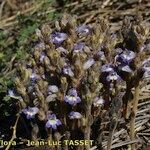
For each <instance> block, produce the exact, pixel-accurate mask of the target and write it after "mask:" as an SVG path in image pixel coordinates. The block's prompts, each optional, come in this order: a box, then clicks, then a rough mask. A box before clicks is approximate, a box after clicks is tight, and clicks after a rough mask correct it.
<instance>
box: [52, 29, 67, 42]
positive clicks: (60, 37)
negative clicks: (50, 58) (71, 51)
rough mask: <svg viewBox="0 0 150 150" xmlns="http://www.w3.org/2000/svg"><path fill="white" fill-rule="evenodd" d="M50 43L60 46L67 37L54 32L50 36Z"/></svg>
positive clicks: (64, 34)
mask: <svg viewBox="0 0 150 150" xmlns="http://www.w3.org/2000/svg"><path fill="white" fill-rule="evenodd" d="M51 38H52V40H51V41H52V43H54V44H58V45H59V44H61V43H62V42H64V41H65V40H66V39H67V38H68V36H67V34H66V33H61V32H54V33H53V34H52V37H51Z"/></svg>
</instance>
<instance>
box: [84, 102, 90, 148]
mask: <svg viewBox="0 0 150 150" xmlns="http://www.w3.org/2000/svg"><path fill="white" fill-rule="evenodd" d="M86 118H87V125H86V128H85V132H84V140H88V141H89V140H90V133H91V104H88V106H87V110H86ZM89 149H90V145H89V144H88V145H85V150H89Z"/></svg>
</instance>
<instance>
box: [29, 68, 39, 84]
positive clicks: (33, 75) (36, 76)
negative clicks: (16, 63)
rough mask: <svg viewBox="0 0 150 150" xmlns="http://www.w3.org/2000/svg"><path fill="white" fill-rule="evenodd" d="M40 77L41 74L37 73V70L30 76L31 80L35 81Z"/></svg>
mask: <svg viewBox="0 0 150 150" xmlns="http://www.w3.org/2000/svg"><path fill="white" fill-rule="evenodd" d="M38 79H39V76H38V75H37V74H36V73H35V71H34V70H33V72H32V74H31V76H30V80H31V81H33V82H35V81H37V80H38Z"/></svg>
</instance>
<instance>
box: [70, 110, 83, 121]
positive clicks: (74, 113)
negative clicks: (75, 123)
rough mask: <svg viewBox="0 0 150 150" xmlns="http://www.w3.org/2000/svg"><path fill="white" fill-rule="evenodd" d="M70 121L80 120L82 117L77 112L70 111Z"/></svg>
mask: <svg viewBox="0 0 150 150" xmlns="http://www.w3.org/2000/svg"><path fill="white" fill-rule="evenodd" d="M69 118H70V119H81V118H82V115H81V114H80V113H79V112H75V111H72V112H70V114H69Z"/></svg>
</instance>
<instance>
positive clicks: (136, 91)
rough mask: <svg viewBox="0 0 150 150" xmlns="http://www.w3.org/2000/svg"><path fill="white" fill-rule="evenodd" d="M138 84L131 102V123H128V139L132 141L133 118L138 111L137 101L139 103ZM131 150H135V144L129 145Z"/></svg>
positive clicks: (133, 130) (133, 134) (133, 131)
mask: <svg viewBox="0 0 150 150" xmlns="http://www.w3.org/2000/svg"><path fill="white" fill-rule="evenodd" d="M139 92H140V89H139V84H138V86H137V87H135V93H134V100H133V108H132V113H131V121H130V138H131V140H132V141H133V140H134V139H135V117H136V113H137V109H138V101H139ZM131 149H132V150H135V144H132V145H131Z"/></svg>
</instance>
